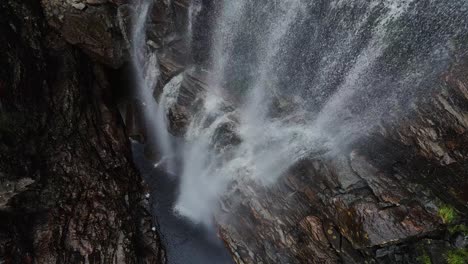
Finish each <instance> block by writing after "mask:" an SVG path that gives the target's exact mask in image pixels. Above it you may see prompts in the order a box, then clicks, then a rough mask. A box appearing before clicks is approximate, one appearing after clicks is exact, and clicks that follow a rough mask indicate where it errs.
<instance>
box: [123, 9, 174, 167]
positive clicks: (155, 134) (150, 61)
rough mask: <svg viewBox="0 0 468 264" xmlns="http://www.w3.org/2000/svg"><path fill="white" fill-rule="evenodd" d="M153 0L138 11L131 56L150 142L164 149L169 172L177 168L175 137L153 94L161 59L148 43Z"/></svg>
mask: <svg viewBox="0 0 468 264" xmlns="http://www.w3.org/2000/svg"><path fill="white" fill-rule="evenodd" d="M151 6H152V1H151V0H141V3H140V4H139V5H138V7H137V10H136V11H135V18H134V24H133V31H132V35H131V41H132V49H131V55H132V56H131V58H132V63H133V68H134V72H135V79H136V88H137V99H138V101H139V103H141V108H142V110H143V111H142V112H143V118H144V120H145V125H146V130H147V133H146V134H147V142H148V144H150V145H154V146H156V147H157V150H158V151H160V153H161V155H160V156H161V158H160V162H158V163H157V164H158V165H159V164H163V165H164V166H165V169H166V170H167V171H169V172H173V171H174V170H175V167H174V162H173V156H174V150H173V146H172V139H171V137H170V134H169V132H168V130H167V122H166V117H165V114H164V113H165V112H164V109H163V108H161V107H159V106H158V103H157V102H156V100H155V99H154V97H153V90H154V88H155V87H156V84H157V82H158V79H159V75H160V72H159V63H158V58H157V54H156V52H153V51H151V50H150V49H149V48H148V46H147V44H146V25H147V22H148V21H147V20H148V15H149V11H150V10H151Z"/></svg>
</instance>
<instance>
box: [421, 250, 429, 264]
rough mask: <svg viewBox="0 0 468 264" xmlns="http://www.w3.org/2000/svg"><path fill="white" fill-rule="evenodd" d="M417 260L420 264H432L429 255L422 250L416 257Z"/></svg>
mask: <svg viewBox="0 0 468 264" xmlns="http://www.w3.org/2000/svg"><path fill="white" fill-rule="evenodd" d="M418 262H419V263H420V264H432V261H431V258H430V257H429V255H427V253H426V252H424V254H423V255H422V256H419V257H418Z"/></svg>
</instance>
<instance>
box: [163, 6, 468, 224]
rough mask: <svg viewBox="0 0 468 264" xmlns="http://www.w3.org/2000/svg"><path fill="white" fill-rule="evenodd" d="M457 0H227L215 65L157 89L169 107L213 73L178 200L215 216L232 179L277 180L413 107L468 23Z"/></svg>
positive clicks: (204, 217) (187, 212) (184, 210)
mask: <svg viewBox="0 0 468 264" xmlns="http://www.w3.org/2000/svg"><path fill="white" fill-rule="evenodd" d="M450 2H451V4H447V2H445V1H433V3H432V4H431V5H423V4H422V3H419V2H418V1H413V0H405V1H396V0H386V1H370V2H369V1H339V0H334V1H325V2H323V1H306V0H283V1H268V3H263V2H262V3H259V2H257V1H249V0H233V1H220V2H219V3H218V6H217V8H216V10H217V11H216V12H215V13H212V14H209V15H216V16H217V19H216V21H215V25H214V30H213V33H212V40H211V46H210V50H211V57H210V63H209V65H208V66H206V65H201V66H195V67H194V68H195V69H191V70H187V72H185V73H182V74H181V75H179V76H177V77H176V78H175V79H174V80H173V81H171V83H170V84H168V86H166V87H165V88H164V89H165V90H164V94H165V96H162V99H161V100H164V106H163V107H165V108H166V110H165V112H166V113H167V112H168V109H169V108H170V107H171V106H173V105H174V104H176V101H177V96H178V95H179V93H180V92H181V89H180V87H181V83H183V79H184V75H186V74H194V72H195V71H196V70H199V71H200V70H201V71H206V72H208V79H207V88H206V91H204V92H202V93H200V95H199V97H200V98H199V99H200V100H201V101H202V103H201V104H200V105H199V106H198V107H196V108H194V109H195V110H194V111H193V113H191V114H192V116H191V118H190V124H189V125H188V128H187V132H186V133H185V136H184V140H185V147H184V149H183V151H182V154H181V155H182V157H181V160H182V171H181V175H180V191H179V196H178V200H177V204H176V206H175V210H176V211H177V212H178V213H179V214H181V215H183V216H186V217H188V218H190V219H191V220H193V221H194V222H202V223H207V224H210V222H211V221H212V219H213V214H216V213H217V212H218V210H219V201H220V199H221V198H222V197H225V198H227V199H229V197H230V196H231V195H233V194H231V193H230V190H232V189H233V186H236V188H248V183H249V182H255V183H256V184H260V185H264V186H269V185H271V184H274V183H275V182H276V181H277V179H278V178H279V177H281V176H282V175H283V174H284V173H285V172H286V171H287V170H288V168H290V167H291V166H292V165H294V164H295V163H297V162H298V161H300V160H302V159H308V158H312V157H316V156H318V155H325V154H326V155H332V153H336V152H340V151H341V150H343V149H345V148H346V147H347V146H349V145H350V144H352V143H353V142H354V140H356V139H358V138H362V137H365V136H366V135H368V134H369V133H372V131H374V130H375V129H376V128H377V127H378V126H379V124H380V122H381V121H382V120H387V121H389V120H391V119H395V118H397V119H398V118H399V117H401V116H403V115H405V114H407V113H408V112H410V110H411V106H412V103H413V102H414V101H416V100H418V99H420V98H423V97H424V95H425V94H427V92H429V91H430V90H429V89H435V88H434V87H428V86H427V83H430V82H431V81H433V80H434V79H435V78H437V77H438V75H439V74H440V73H441V72H442V71H443V70H444V69H446V68H447V66H448V63H449V61H450V58H451V53H452V51H453V43H454V42H455V41H456V39H457V38H458V37H459V36H460V35H461V34H462V32H466V30H467V28H466V27H467V26H466V25H468V24H467V20H468V19H467V17H466V16H465V15H464V11H463V10H467V8H468V3H466V2H463V1H457V0H453V1H450ZM197 3H198V4H200V3H199V2H197ZM197 10H198V11H197V12H200V11H199V10H200V9H199V8H197ZM191 12H194V11H191ZM338 14H339V15H338ZM202 15H206V14H199V16H202ZM191 19H194V18H193V13H192V18H191ZM191 23H192V22H191ZM189 29H190V30H191V31H192V30H193V32H190V33H189V35H190V36H192V35H193V34H196V29H195V28H194V26H193V24H190V26H189ZM195 52H196V51H195ZM197 68H201V69H197ZM192 71H193V72H192Z"/></svg>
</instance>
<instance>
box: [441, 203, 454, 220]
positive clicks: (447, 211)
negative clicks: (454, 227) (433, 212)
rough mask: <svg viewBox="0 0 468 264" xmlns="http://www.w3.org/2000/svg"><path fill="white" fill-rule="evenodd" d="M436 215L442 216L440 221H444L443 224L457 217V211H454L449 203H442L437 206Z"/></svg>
mask: <svg viewBox="0 0 468 264" xmlns="http://www.w3.org/2000/svg"><path fill="white" fill-rule="evenodd" d="M438 215H439V217H440V218H442V221H443V222H444V224H450V223H452V222H453V221H454V220H455V218H456V217H457V213H456V212H455V209H454V208H453V207H451V206H449V205H442V206H441V207H440V208H439V212H438Z"/></svg>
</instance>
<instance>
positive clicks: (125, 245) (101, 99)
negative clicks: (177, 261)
mask: <svg viewBox="0 0 468 264" xmlns="http://www.w3.org/2000/svg"><path fill="white" fill-rule="evenodd" d="M52 2H53V1H50V3H49V2H48V1H43V3H42V4H43V5H44V6H45V10H46V11H47V10H50V8H51V7H50V6H48V4H51V3H52ZM61 2H62V1H61ZM67 3H68V2H67ZM67 7H68V6H67ZM67 7H64V8H62V9H56V10H54V11H53V12H52V13H50V14H48V19H49V23H50V24H47V22H46V19H45V17H44V16H43V12H42V10H43V9H42V6H41V5H40V4H39V3H38V2H37V1H29V0H27V1H2V2H1V3H0V30H1V32H2V36H3V37H4V38H5V40H8V41H3V42H2V43H1V44H0V51H1V52H0V54H1V55H0V61H1V64H2V65H3V66H4V67H2V69H1V70H0V120H1V121H0V138H1V140H0V149H1V151H0V159H1V161H0V186H1V187H0V214H1V217H0V219H1V220H0V260H1V261H0V262H3V261H4V262H5V263H164V262H165V257H164V250H163V248H162V245H161V243H160V240H159V235H158V234H157V231H152V229H153V226H154V224H153V223H152V220H151V215H150V214H149V212H148V211H147V209H146V208H147V207H148V206H147V201H145V200H144V199H143V197H142V192H143V187H142V186H143V185H142V183H141V178H140V176H139V174H138V173H137V172H136V170H135V168H134V166H133V165H132V162H131V153H130V148H129V142H128V138H127V135H126V134H125V129H124V126H123V122H122V120H121V118H120V115H119V112H118V110H117V107H116V102H117V101H116V99H117V97H116V90H115V87H114V86H113V85H111V78H110V77H111V76H112V72H113V70H111V69H110V68H109V67H108V66H113V67H115V68H116V67H119V65H120V64H121V61H122V60H123V59H124V56H123V55H122V54H123V53H124V49H122V50H120V49H121V48H120V47H119V46H115V45H114V44H116V43H119V42H115V38H116V36H118V35H116V36H115V35H113V34H120V33H119V32H115V28H113V27H112V25H113V23H114V20H115V19H116V17H115V16H114V14H116V12H114V11H115V9H116V7H111V6H106V7H102V8H105V9H102V10H101V9H99V8H101V7H98V6H96V7H95V8H96V9H95V10H94V11H93V13H68V9H67ZM71 8H73V7H71ZM100 12H102V13H100ZM46 13H47V12H46ZM98 13H100V14H98ZM54 21H65V22H64V24H63V25H62V26H61V27H60V28H61V29H62V30H63V31H61V32H60V31H56V30H57V29H59V28H56V26H57V25H55V24H53V23H54ZM106 21H111V22H112V23H111V24H106V23H105V22H106ZM91 22H92V24H90V23H91ZM67 23H68V24H67ZM84 27H85V28H84ZM54 28H55V30H54ZM73 30H74V31H73ZM120 39H122V38H121V37H120ZM67 41H68V42H67ZM97 43H98V44H99V45H101V46H98V45H95V44H97ZM70 44H72V45H70ZM86 54H87V55H86ZM106 65H108V66H106Z"/></svg>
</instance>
